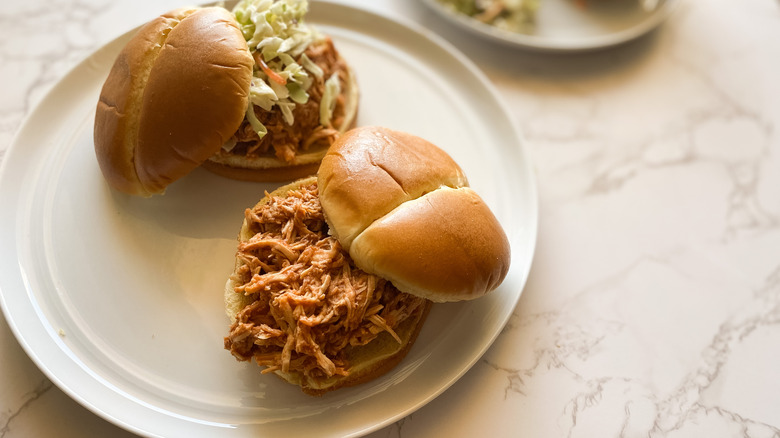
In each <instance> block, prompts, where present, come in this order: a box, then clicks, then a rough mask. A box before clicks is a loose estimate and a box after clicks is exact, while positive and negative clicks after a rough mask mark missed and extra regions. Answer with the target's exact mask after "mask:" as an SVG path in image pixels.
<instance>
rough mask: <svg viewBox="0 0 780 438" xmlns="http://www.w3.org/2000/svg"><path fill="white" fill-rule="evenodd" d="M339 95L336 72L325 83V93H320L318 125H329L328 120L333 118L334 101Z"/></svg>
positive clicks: (339, 87)
mask: <svg viewBox="0 0 780 438" xmlns="http://www.w3.org/2000/svg"><path fill="white" fill-rule="evenodd" d="M339 94H341V83H340V82H339V74H338V72H336V73H333V74H332V75H331V76H330V77H329V78H328V80H327V81H325V91H324V92H323V93H322V100H321V101H320V125H322V126H328V125H330V118H331V117H333V110H334V109H336V100H337V98H338V96H339Z"/></svg>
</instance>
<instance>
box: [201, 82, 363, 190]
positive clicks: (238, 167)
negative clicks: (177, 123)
mask: <svg viewBox="0 0 780 438" xmlns="http://www.w3.org/2000/svg"><path fill="white" fill-rule="evenodd" d="M346 83H347V85H346V87H345V89H344V90H342V93H341V94H342V97H343V101H344V118H343V121H342V123H341V125H340V126H338V127H336V129H337V131H338V132H339V133H341V134H343V133H344V132H346V131H348V130H350V129H352V128H354V127H355V123H356V122H357V111H358V102H359V95H360V92H359V89H358V83H357V79H356V78H355V73H354V72H353V71H352V70H351V69H350V68H349V67H347V80H346ZM327 151H328V147H327V146H324V147H318V148H312V149H310V150H308V151H306V152H301V153H298V154H296V155H295V159H294V161H293V162H292V163H287V162H285V161H283V160H280V159H279V158H277V157H275V156H270V155H269V156H252V157H248V156H245V155H234V154H217V155H213V156H211V157H209V159H208V160H207V161H206V162H204V163H203V167H204V168H206V170H209V171H211V172H214V173H216V174H218V175H222V176H225V177H228V178H233V179H238V180H242V181H255V182H280V181H293V180H296V179H299V178H303V177H306V176H310V175H314V174H316V173H317V169H318V168H319V167H320V162H321V161H322V158H323V157H324V156H325V153H326V152H327Z"/></svg>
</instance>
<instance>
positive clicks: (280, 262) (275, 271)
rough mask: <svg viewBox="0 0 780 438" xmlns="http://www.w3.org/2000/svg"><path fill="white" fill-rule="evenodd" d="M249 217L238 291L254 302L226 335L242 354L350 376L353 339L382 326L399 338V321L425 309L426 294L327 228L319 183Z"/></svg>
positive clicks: (363, 339) (269, 366) (311, 373)
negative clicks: (367, 266) (408, 288)
mask: <svg viewBox="0 0 780 438" xmlns="http://www.w3.org/2000/svg"><path fill="white" fill-rule="evenodd" d="M245 218H246V221H247V224H248V226H249V228H250V230H251V231H252V232H254V233H256V234H255V235H254V236H253V237H252V238H250V239H249V240H247V241H245V242H241V243H240V244H239V248H238V253H237V254H238V255H237V257H238V258H239V259H240V261H241V262H242V263H241V267H240V268H239V269H238V270H237V271H236V272H235V273H234V276H235V277H234V280H236V284H238V286H236V288H235V292H236V293H241V294H245V295H247V296H250V297H251V298H252V299H253V301H252V302H251V303H250V304H248V305H247V306H246V307H245V308H244V309H242V310H241V311H240V312H239V313H238V315H237V319H236V321H235V323H234V324H233V325H232V326H231V327H230V334H229V335H228V336H227V337H226V338H225V348H226V349H228V350H230V352H231V353H232V354H233V355H234V356H235V357H236V358H238V359H239V360H250V359H252V358H254V360H255V361H256V362H257V363H258V364H259V365H261V366H264V367H266V368H265V369H264V370H263V372H272V371H276V370H281V371H283V372H287V373H288V372H291V371H296V372H299V373H301V374H302V375H303V376H305V377H306V378H307V379H309V380H313V381H318V380H321V379H325V378H327V377H330V376H334V375H347V374H348V370H349V366H350V364H349V363H348V359H347V357H346V354H345V349H346V348H347V347H348V346H359V345H365V344H367V343H369V342H371V341H372V340H374V339H375V338H376V337H377V335H378V334H379V333H381V332H387V333H389V334H390V335H391V336H393V337H394V338H395V339H396V341H398V342H399V343H400V342H401V339H400V338H399V337H398V334H397V333H396V332H395V328H397V327H398V325H399V324H400V323H401V322H403V321H404V320H405V319H407V318H409V317H410V316H412V315H416V314H417V312H421V311H423V308H424V304H425V300H424V299H422V298H418V297H415V296H413V295H409V294H405V293H402V292H400V291H398V290H397V289H396V288H395V287H394V286H393V285H392V284H391V283H390V282H388V281H386V280H384V279H382V278H379V277H377V276H374V275H370V274H367V273H365V272H363V271H361V270H360V269H358V268H357V267H355V266H354V263H353V262H352V260H351V259H350V258H349V255H348V254H347V253H346V251H344V250H343V249H342V247H341V245H340V244H339V242H338V240H336V239H334V238H333V237H330V236H329V235H328V228H327V224H326V223H325V220H324V216H323V213H322V209H321V207H320V203H319V198H318V190H317V184H316V183H314V184H312V185H310V186H308V187H303V188H301V189H299V190H296V191H293V192H289V193H288V194H287V196H285V197H281V198H279V197H274V198H271V200H270V202H269V203H267V204H265V205H262V206H259V207H255V208H253V209H247V210H246V213H245Z"/></svg>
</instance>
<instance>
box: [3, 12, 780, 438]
mask: <svg viewBox="0 0 780 438" xmlns="http://www.w3.org/2000/svg"><path fill="white" fill-rule="evenodd" d="M181 5H182V3H181V1H180V0H160V1H152V0H146V1H132V2H131V1H124V2H114V1H111V0H49V1H46V2H44V1H42V0H26V1H20V0H3V2H2V3H0V160H2V158H3V155H4V153H5V151H6V150H7V148H8V147H9V145H10V144H11V142H12V140H13V137H14V134H15V132H16V131H17V129H18V127H19V126H20V124H21V122H22V120H23V119H24V117H25V116H26V115H27V114H28V113H29V112H30V110H31V109H32V108H33V107H34V106H35V105H36V103H37V102H38V101H39V100H40V99H41V98H42V96H43V95H44V93H45V92H46V91H47V90H48V89H49V88H50V87H51V86H52V85H53V84H54V83H55V82H56V81H57V80H58V79H59V78H60V77H61V76H62V75H63V74H64V73H65V72H66V71H67V70H68V69H69V68H70V67H72V66H73V65H74V64H75V63H76V62H78V61H79V60H80V59H82V58H83V57H85V56H86V55H87V54H88V53H90V52H91V51H92V50H94V49H95V48H97V47H99V46H101V45H102V44H104V43H106V42H107V41H109V40H111V39H112V38H114V37H116V36H118V35H120V34H121V33H123V32H125V31H127V30H129V29H130V28H132V27H134V26H135V25H138V24H140V23H142V22H144V21H146V20H148V19H149V18H150V17H152V16H155V15H157V14H159V13H161V12H163V11H165V10H167V9H171V8H173V7H176V6H181ZM369 7H371V8H375V9H378V10H387V11H390V12H391V13H393V14H396V15H402V16H406V17H408V18H409V19H411V20H413V21H416V22H418V23H421V24H423V25H424V26H426V27H429V28H431V29H432V30H434V31H436V32H438V33H440V34H441V35H442V36H444V37H445V38H446V39H448V40H449V41H451V42H452V43H453V44H454V45H456V46H457V47H458V48H459V49H460V50H462V51H463V52H464V53H465V54H466V55H467V56H468V57H470V58H471V59H472V60H473V61H475V62H476V63H477V64H478V65H479V66H480V67H481V68H482V69H483V71H484V72H485V73H486V74H487V76H488V77H489V78H490V79H491V80H492V81H493V82H494V83H495V86H496V87H497V88H498V90H499V91H500V93H501V95H502V96H503V98H504V99H505V101H506V103H507V104H508V105H509V108H510V109H511V111H512V112H513V115H514V117H515V118H516V120H517V122H518V123H519V125H520V126H521V128H522V130H523V132H524V134H525V136H526V138H527V140H528V141H529V144H530V147H531V152H532V153H533V156H534V160H535V167H536V170H537V175H538V186H539V187H538V188H539V198H540V209H541V210H540V230H539V235H538V247H537V253H536V257H535V260H534V265H533V268H532V270H531V274H530V279H529V282H528V285H527V287H526V289H525V291H524V293H523V295H522V297H521V299H520V303H519V305H518V306H517V308H516V309H515V311H514V314H513V316H512V318H511V320H510V322H509V325H508V326H507V327H506V329H505V330H504V331H503V332H502V334H501V335H500V336H499V338H498V339H497V341H496V342H495V344H494V345H493V346H492V347H491V348H490V349H489V350H488V352H487V353H486V354H485V355H484V357H482V358H481V360H479V361H478V362H477V364H476V365H475V366H474V367H473V368H472V369H471V371H469V372H468V373H467V374H466V375H465V376H464V377H463V378H462V379H461V380H460V381H459V382H458V383H456V384H455V385H454V386H453V387H451V388H450V389H448V390H447V391H446V392H445V393H444V394H443V395H441V396H440V397H438V398H436V399H435V400H434V401H433V402H431V403H430V404H428V405H427V406H425V407H423V408H422V409H420V410H419V411H417V412H415V413H413V414H411V415H409V416H408V417H407V418H405V419H403V420H401V421H399V422H398V423H396V424H393V425H391V426H389V427H386V428H384V429H382V430H379V431H377V432H374V433H373V434H371V435H370V436H371V437H372V438H384V437H387V438H389V437H434V436H437V437H438V436H491V437H510V436H512V437H514V436H526V437H640V436H641V437H647V436H650V437H660V436H664V437H666V436H668V437H704V436H706V437H737V436H740V437H743V436H744V437H755V438H758V437H766V438H769V437H774V438H778V437H780V371H779V370H780V366H779V365H778V364H780V85H778V84H779V83H780V82H778V78H780V4H779V3H778V2H777V1H775V0H743V1H738V2H737V1H730V0H688V1H684V2H683V3H682V4H681V6H680V8H679V9H678V10H677V11H676V13H675V14H674V15H673V16H672V17H671V19H670V20H669V21H668V22H667V23H666V24H665V25H664V26H663V27H662V28H661V29H660V32H656V33H654V34H651V35H650V36H649V37H647V38H642V39H640V40H638V41H636V42H634V43H631V44H629V45H626V46H623V47H618V48H615V49H611V50H608V51H604V52H598V53H592V54H579V55H567V56H558V55H545V54H538V53H524V52H520V51H517V50H511V49H507V48H501V47H494V46H489V45H486V44H485V42H484V41H482V40H479V39H475V38H472V37H470V36H467V35H462V34H461V33H460V32H458V31H456V30H455V29H454V28H452V27H450V26H449V25H448V24H446V23H444V22H443V21H442V20H441V19H440V18H439V17H437V16H434V15H433V14H431V13H430V12H429V11H428V10H427V9H426V8H424V7H423V6H422V5H421V4H419V3H418V2H417V1H415V0H395V1H393V0H385V1H376V2H373V3H371V4H370V6H369ZM120 18H121V21H120V22H121V23H122V25H121V26H118V25H116V24H115V23H117V22H118V20H119V19H120ZM46 436H57V437H82V436H111V437H121V436H132V435H131V434H130V433H129V432H126V431H124V430H121V429H119V428H117V427H116V426H114V425H112V424H110V423H108V422H106V421H104V420H102V419H101V418H99V417H98V416H96V415H94V414H92V413H91V412H90V411H88V410H87V409H85V408H83V407H82V406H81V405H79V404H78V403H76V402H75V401H73V400H71V399H70V398H69V397H68V396H67V395H66V394H64V393H63V392H61V391H60V390H59V389H58V388H57V387H56V386H55V385H53V384H52V383H51V382H50V381H49V380H48V379H47V378H46V377H45V376H44V375H43V374H42V373H41V372H40V371H39V370H38V369H37V368H36V367H35V365H34V364H33V362H32V361H31V360H30V359H28V357H27V356H26V355H25V353H24V351H23V350H22V348H21V347H20V345H19V344H18V343H17V341H16V339H15V338H14V336H13V335H12V333H11V331H10V329H9V328H8V325H7V324H6V322H5V320H3V321H2V322H0V438H17V437H46Z"/></svg>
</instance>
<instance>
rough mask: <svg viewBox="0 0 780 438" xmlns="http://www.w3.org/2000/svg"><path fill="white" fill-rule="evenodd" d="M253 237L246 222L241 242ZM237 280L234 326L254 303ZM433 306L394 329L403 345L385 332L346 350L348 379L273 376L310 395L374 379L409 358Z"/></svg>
mask: <svg viewBox="0 0 780 438" xmlns="http://www.w3.org/2000/svg"><path fill="white" fill-rule="evenodd" d="M316 182H317V177H314V176H313V177H309V178H304V179H300V180H298V181H295V182H293V183H290V184H287V185H284V186H282V187H279V188H278V189H276V190H274V191H273V192H271V193H270V194H267V195H266V196H265V197H263V199H261V200H260V202H258V204H257V205H264V204H267V203H268V202H269V200H270V199H271V198H273V197H284V196H286V194H287V193H289V192H290V191H293V190H297V189H299V188H301V187H305V186H308V185H310V184H312V183H316ZM253 236H254V232H253V231H252V230H250V229H249V226H248V223H247V221H246V219H245V220H244V222H243V223H242V225H241V229H240V231H239V234H238V241H239V242H246V241H248V240H249V239H251V238H252V237H253ZM243 263H244V262H243V261H242V260H241V259H239V258H236V265H235V269H234V273H235V272H238V271H239V269H240V268H241V266H242V264H243ZM236 278H237V276H235V275H231V276H230V278H229V279H228V281H227V282H226V283H225V290H224V303H225V312H226V314H227V315H228V317H229V318H230V321H231V324H232V323H234V322H235V321H236V315H237V314H238V313H239V312H240V311H241V310H242V309H244V308H245V307H246V306H248V305H250V304H251V303H252V301H253V300H254V298H253V297H251V296H247V295H244V294H241V293H237V292H236V287H237V286H240V284H238V282H237V281H236ZM430 307H431V302H429V301H428V302H425V304H424V307H423V308H422V309H421V311H418V312H416V313H415V314H413V315H412V317H410V318H408V319H406V320H405V321H403V322H402V323H401V324H400V325H399V326H398V327H396V328H395V333H396V334H397V335H398V337H399V338H400V339H401V343H398V342H397V341H396V340H395V339H394V338H393V337H392V336H391V335H390V334H389V333H387V332H382V333H380V334H379V335H378V336H377V337H376V338H375V339H374V340H372V341H371V342H369V343H368V344H366V345H363V346H357V347H353V346H348V347H347V348H346V350H345V353H346V354H345V356H346V359H347V360H348V362H349V364H350V366H349V368H348V369H347V370H348V373H349V374H348V375H346V376H342V375H335V376H332V377H329V378H327V379H324V380H311V379H307V378H306V376H304V375H303V374H302V373H300V372H296V371H292V370H291V371H290V372H283V371H281V370H275V371H274V374H276V375H277V376H278V377H280V378H282V379H283V380H285V381H287V382H289V383H291V384H293V385H298V386H300V387H301V389H302V390H303V392H304V393H306V394H309V395H322V394H324V393H326V392H329V391H333V390H336V389H339V388H343V387H347V386H354V385H358V384H361V383H364V382H367V381H370V380H373V379H375V378H377V377H379V376H380V375H382V374H384V373H386V372H388V371H389V370H390V369H392V368H393V367H395V366H396V365H397V364H398V363H399V362H400V361H401V360H402V359H403V358H404V356H406V354H407V353H408V352H409V349H410V348H411V346H412V345H413V344H414V342H415V340H416V338H417V335H418V334H419V332H420V330H421V329H422V326H423V324H424V322H425V319H426V317H427V315H428V312H429V311H430Z"/></svg>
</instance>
